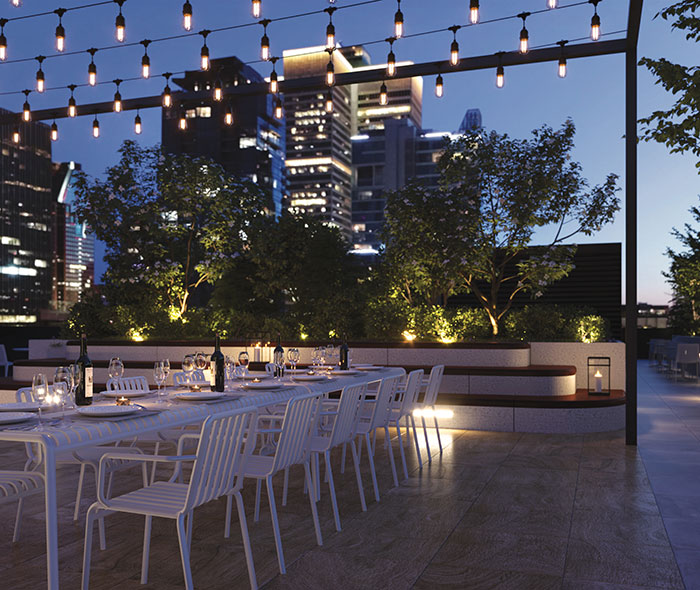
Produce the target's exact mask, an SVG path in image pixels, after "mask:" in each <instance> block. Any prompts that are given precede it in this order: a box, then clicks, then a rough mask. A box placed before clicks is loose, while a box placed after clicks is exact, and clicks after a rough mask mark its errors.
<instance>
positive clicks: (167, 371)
mask: <svg viewBox="0 0 700 590" xmlns="http://www.w3.org/2000/svg"><path fill="white" fill-rule="evenodd" d="M163 371H164V372H165V385H166V386H167V385H168V375H170V359H163Z"/></svg>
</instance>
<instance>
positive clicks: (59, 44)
mask: <svg viewBox="0 0 700 590" xmlns="http://www.w3.org/2000/svg"><path fill="white" fill-rule="evenodd" d="M54 12H55V13H56V14H57V15H58V26H57V27H56V51H61V52H62V51H63V50H64V49H65V48H66V30H65V29H64V28H63V15H64V14H65V13H66V9H65V8H57V9H56V10H54Z"/></svg>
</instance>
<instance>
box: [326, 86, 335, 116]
mask: <svg viewBox="0 0 700 590" xmlns="http://www.w3.org/2000/svg"><path fill="white" fill-rule="evenodd" d="M326 112H327V113H332V112H333V91H332V90H329V91H328V94H326Z"/></svg>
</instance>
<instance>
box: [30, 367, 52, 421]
mask: <svg viewBox="0 0 700 590" xmlns="http://www.w3.org/2000/svg"><path fill="white" fill-rule="evenodd" d="M48 395H49V385H48V383H47V382H46V375H44V374H43V373H37V374H36V375H34V377H33V378H32V399H33V400H34V401H35V402H37V403H38V404H39V425H38V426H37V428H36V429H37V430H44V423H43V421H42V416H41V408H42V406H43V405H44V402H45V401H46V399H47V397H48Z"/></svg>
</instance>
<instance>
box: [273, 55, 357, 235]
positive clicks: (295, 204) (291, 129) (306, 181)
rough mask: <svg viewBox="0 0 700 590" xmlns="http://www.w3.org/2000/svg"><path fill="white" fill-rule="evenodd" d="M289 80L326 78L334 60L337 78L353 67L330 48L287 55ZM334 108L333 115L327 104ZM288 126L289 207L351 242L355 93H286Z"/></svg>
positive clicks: (343, 88)
mask: <svg viewBox="0 0 700 590" xmlns="http://www.w3.org/2000/svg"><path fill="white" fill-rule="evenodd" d="M283 58H284V77H285V79H286V80H288V79H292V78H305V77H308V76H325V75H326V71H327V66H328V63H329V60H330V59H332V63H333V68H334V73H335V74H336V75H337V74H340V73H343V72H348V71H350V70H351V69H352V66H351V65H350V63H349V62H348V60H347V59H346V58H345V57H344V56H343V55H342V53H341V52H339V51H334V52H333V53H332V54H331V56H330V57H329V54H328V53H327V52H326V50H325V47H310V48H305V49H295V50H288V51H285V52H284V53H283ZM328 98H330V100H331V101H332V104H333V109H332V112H328V110H327V109H326V108H325V107H326V100H327V99H328ZM284 110H285V117H286V121H287V152H286V165H287V181H288V194H289V197H288V202H287V208H288V209H289V210H290V211H291V212H300V213H308V214H311V215H313V216H315V217H318V218H320V219H322V220H323V221H324V222H326V223H328V224H331V225H335V226H337V227H339V228H340V230H341V232H342V233H343V235H344V236H345V237H346V239H348V241H349V240H350V238H351V181H352V168H351V165H352V161H351V144H350V135H351V126H352V110H351V93H350V89H349V88H348V87H346V86H334V87H332V88H331V89H328V90H299V91H293V92H286V93H285V94H284Z"/></svg>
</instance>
